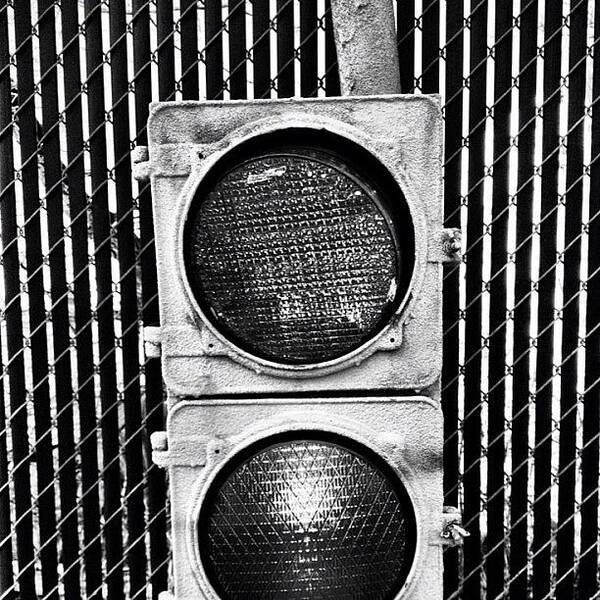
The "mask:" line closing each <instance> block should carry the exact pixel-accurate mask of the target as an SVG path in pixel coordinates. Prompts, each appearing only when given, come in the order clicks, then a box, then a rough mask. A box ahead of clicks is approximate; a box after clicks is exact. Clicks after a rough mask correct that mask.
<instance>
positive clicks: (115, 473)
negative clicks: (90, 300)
mask: <svg viewBox="0 0 600 600" xmlns="http://www.w3.org/2000/svg"><path fill="white" fill-rule="evenodd" d="M102 6H103V3H102V2H100V1H99V0H86V3H85V14H86V21H87V26H86V59H87V88H88V96H87V100H88V102H87V104H88V126H89V132H90V135H89V141H88V144H89V152H90V175H91V187H92V191H91V202H92V217H93V226H94V232H93V236H94V265H95V271H96V277H95V285H96V297H97V305H96V311H95V312H96V320H97V323H98V355H99V364H98V369H97V370H98V372H99V375H100V406H101V412H102V416H101V418H100V426H101V431H102V454H103V460H102V483H103V505H102V512H103V515H104V524H103V530H102V533H103V538H104V555H105V560H106V572H107V574H106V576H105V577H104V578H103V581H102V580H97V579H96V577H97V576H98V575H99V573H97V572H94V574H93V575H94V579H93V580H92V581H90V579H89V576H86V591H87V595H88V597H91V598H94V599H95V598H98V599H100V598H101V597H102V589H101V587H102V583H105V584H106V586H107V591H108V594H107V596H108V597H109V598H111V599H112V598H114V599H115V600H120V599H121V598H123V597H124V590H123V569H122V566H121V556H122V552H123V541H122V533H121V476H120V468H119V458H118V457H119V433H118V432H119V421H118V412H117V409H118V405H117V401H116V398H117V385H116V362H115V346H114V343H115V340H114V321H113V319H114V313H113V301H112V274H111V260H112V248H111V241H112V236H111V235H110V219H111V217H110V214H109V209H108V189H107V188H108V181H107V174H108V172H107V166H106V127H105V113H104V110H105V109H104V76H103V71H102V69H103V50H102V12H101V11H102ZM90 400H92V399H90ZM83 408H84V410H85V422H86V429H88V430H89V431H90V434H91V430H92V429H95V427H96V423H95V421H96V414H95V412H96V411H95V406H93V405H91V404H90V405H89V406H88V405H85V406H83ZM81 410H82V404H81V402H80V412H81ZM93 440H94V435H90V436H89V441H90V442H92V441H93ZM90 446H91V443H90ZM95 451H96V449H95V448H93V449H92V448H91V447H90V448H88V449H87V453H89V454H90V455H91V454H92V452H94V453H95ZM85 460H86V457H85V455H84V454H83V448H82V468H83V470H84V473H83V475H84V477H85V479H88V477H89V479H88V482H87V483H86V482H85V479H84V483H83V486H84V489H85V488H88V487H95V486H96V485H98V473H97V472H96V473H95V474H94V473H91V472H89V473H88V472H87V465H86V464H85ZM94 500H95V498H94ZM86 504H87V498H86V502H84V509H85V506H86ZM98 533H99V531H98ZM94 546H97V550H96V549H95V551H94V560H99V558H100V556H98V557H97V558H96V556H95V554H96V552H98V555H99V554H100V551H101V548H100V540H96V542H94ZM86 568H87V561H86Z"/></svg>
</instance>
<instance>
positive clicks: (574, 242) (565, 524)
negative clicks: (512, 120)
mask: <svg viewBox="0 0 600 600" xmlns="http://www.w3.org/2000/svg"><path fill="white" fill-rule="evenodd" d="M570 9H571V12H570V16H569V79H568V82H569V100H568V119H567V127H568V132H567V167H566V194H565V207H566V208H565V229H564V233H565V242H564V243H565V250H564V256H563V263H564V284H563V310H562V320H563V330H562V357H561V369H560V371H561V385H560V391H561V394H560V438H559V458H558V469H559V475H558V528H557V533H556V541H557V553H556V577H557V585H556V597H557V599H558V600H566V599H567V598H573V592H574V590H573V584H574V559H575V548H574V544H575V522H574V518H573V513H574V511H575V481H576V464H575V459H576V435H577V433H576V432H577V403H578V398H577V349H578V347H579V287H580V278H579V264H580V262H581V217H582V191H583V188H582V174H583V124H582V122H581V119H582V117H583V114H584V98H585V46H586V27H587V3H585V2H581V1H580V0H572V2H571V4H570Z"/></svg>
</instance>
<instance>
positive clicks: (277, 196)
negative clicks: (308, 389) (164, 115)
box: [186, 151, 402, 363]
mask: <svg viewBox="0 0 600 600" xmlns="http://www.w3.org/2000/svg"><path fill="white" fill-rule="evenodd" d="M392 230H393V227H392V225H391V220H390V218H389V216H387V215H386V214H385V211H384V210H383V209H382V208H381V203H380V198H379V197H378V193H377V192H376V191H375V190H374V189H372V188H370V187H369V186H367V185H366V184H364V183H363V182H362V181H361V179H360V176H359V175H358V174H356V173H355V172H353V170H352V169H350V168H349V167H348V166H347V165H345V164H344V163H343V161H341V160H339V159H334V158H333V157H331V156H327V155H325V154H319V153H318V152H309V151H304V152H300V151H299V152H298V153H294V152H292V151H289V152H286V153H283V152H282V153H275V154H269V155H262V156H258V157H255V158H251V159H248V160H245V161H243V162H241V163H240V164H238V165H236V166H234V167H233V168H231V169H230V170H229V171H228V172H226V173H225V174H224V175H222V176H221V177H220V178H217V179H216V181H214V182H213V183H212V184H211V185H210V186H209V187H208V189H206V190H204V191H203V192H202V194H201V197H200V198H197V201H196V202H195V203H194V204H193V205H192V209H191V211H190V215H189V220H188V227H187V230H186V231H187V234H186V266H187V272H188V277H189V281H190V285H191V287H192V290H193V293H194V295H195V296H196V298H197V300H198V302H199V304H200V305H201V306H202V308H203V310H204V312H205V313H206V314H207V316H208V318H209V319H211V320H212V321H213V323H214V324H215V325H216V326H217V328H218V329H220V330H221V331H222V332H223V333H224V334H225V335H226V336H227V337H229V338H230V339H232V340H233V341H235V342H236V343H238V344H239V345H240V346H241V347H243V348H245V349H246V350H248V351H250V352H251V353H253V354H254V355H256V356H260V357H263V358H267V359H271V360H275V361H277V362H284V363H285V362H287V363H318V362H323V361H327V360H331V359H333V358H336V357H339V356H342V355H344V354H347V353H348V352H350V351H352V350H354V349H355V348H357V347H359V346H361V345H362V344H363V343H364V342H365V341H367V340H368V339H369V338H371V337H373V335H375V334H376V333H377V332H378V331H380V329H381V328H382V327H383V326H384V325H385V324H386V323H387V321H388V319H389V317H390V315H391V313H392V312H393V310H394V309H395V308H396V307H397V305H398V302H397V294H398V275H399V272H400V271H401V269H402V265H401V254H400V253H399V250H398V244H397V243H396V240H395V236H394V234H393V233H392Z"/></svg>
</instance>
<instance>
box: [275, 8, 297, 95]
mask: <svg viewBox="0 0 600 600" xmlns="http://www.w3.org/2000/svg"><path fill="white" fill-rule="evenodd" d="M276 6H277V15H276V23H277V77H276V80H277V96H278V97H279V98H289V97H291V96H293V95H294V3H293V0H277V4H276Z"/></svg>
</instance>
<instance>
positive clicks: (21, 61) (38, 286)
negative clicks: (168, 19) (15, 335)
mask: <svg viewBox="0 0 600 600" xmlns="http://www.w3.org/2000/svg"><path fill="white" fill-rule="evenodd" d="M31 17H32V15H31V6H30V3H28V2H20V3H18V4H17V5H15V41H16V44H17V47H18V48H19V50H18V51H17V96H18V101H19V144H20V147H21V156H22V164H23V169H22V176H23V205H24V218H25V225H24V233H25V239H26V242H27V243H26V250H25V255H26V261H27V292H28V301H29V311H28V313H29V332H30V333H29V340H28V343H29V345H30V348H31V383H32V388H33V393H32V399H33V409H34V411H33V412H34V419H35V443H34V448H33V454H34V459H35V462H36V467H37V468H36V470H37V498H35V500H36V504H37V506H38V529H39V558H40V561H41V566H42V586H43V590H44V593H47V592H48V591H49V590H50V589H51V588H52V587H53V585H54V584H53V580H55V579H56V572H57V564H58V558H57V545H56V539H55V537H54V533H55V532H56V517H55V502H54V465H53V462H52V440H51V438H50V436H48V435H45V434H46V432H47V431H48V430H49V429H50V389H49V383H48V350H47V327H46V308H45V306H44V280H43V272H42V265H43V258H42V239H41V235H42V234H41V227H42V210H43V209H42V206H41V203H40V190H39V182H38V176H39V175H38V147H37V142H38V139H37V130H38V122H37V118H36V114H35V104H34V101H35V95H36V91H35V88H34V85H35V84H34V75H33V60H34V57H33V36H32V20H31Z"/></svg>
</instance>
